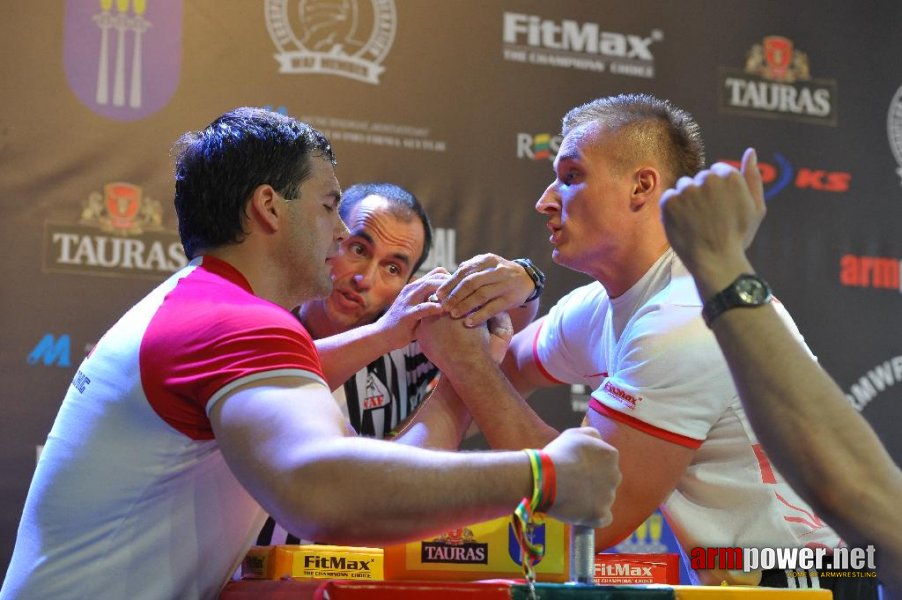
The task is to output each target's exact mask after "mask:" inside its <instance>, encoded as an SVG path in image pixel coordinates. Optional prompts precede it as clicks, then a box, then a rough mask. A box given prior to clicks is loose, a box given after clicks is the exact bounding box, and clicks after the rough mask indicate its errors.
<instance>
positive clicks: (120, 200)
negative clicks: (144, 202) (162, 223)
mask: <svg viewBox="0 0 902 600" xmlns="http://www.w3.org/2000/svg"><path fill="white" fill-rule="evenodd" d="M103 199H104V203H105V204H106V209H107V213H108V214H109V217H110V225H112V226H113V228H115V229H133V228H134V226H135V217H137V216H138V211H139V210H140V208H141V188H139V187H138V186H136V185H132V184H130V183H108V184H106V185H105V186H103Z"/></svg>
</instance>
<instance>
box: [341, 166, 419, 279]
mask: <svg viewBox="0 0 902 600" xmlns="http://www.w3.org/2000/svg"><path fill="white" fill-rule="evenodd" d="M368 196H380V197H382V198H385V199H386V200H388V201H389V202H390V203H391V204H393V205H394V206H396V207H398V208H400V209H401V210H402V212H403V213H407V214H409V213H413V214H414V215H416V216H417V217H419V219H420V222H422V223H423V236H424V237H423V253H422V254H420V258H419V259H418V260H417V261H416V263H414V265H413V269H412V270H411V271H410V273H411V275H413V274H414V273H416V272H417V270H419V268H420V267H421V266H422V265H423V263H424V262H425V261H426V258H428V257H429V251H430V250H431V249H432V223H431V222H430V221H429V215H427V214H426V210H425V209H424V208H423V205H422V204H420V201H419V200H417V197H416V196H414V195H413V194H411V193H410V192H409V191H407V190H405V189H404V188H402V187H401V186H400V185H396V184H394V183H385V182H363V183H355V184H354V185H352V186H351V187H349V188H347V189H345V190H344V191H342V193H341V205H340V206H339V208H338V211H339V213H340V214H341V218H342V220H343V221H344V222H345V223H347V222H348V217H350V215H351V211H352V210H353V208H354V207H355V206H357V205H358V204H359V203H360V201H361V200H363V199H364V198H366V197H368Z"/></svg>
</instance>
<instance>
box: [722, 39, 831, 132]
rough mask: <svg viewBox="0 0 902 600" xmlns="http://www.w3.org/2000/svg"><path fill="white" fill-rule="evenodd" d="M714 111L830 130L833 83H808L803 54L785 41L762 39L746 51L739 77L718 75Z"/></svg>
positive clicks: (726, 71) (734, 73)
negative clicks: (718, 97) (800, 122)
mask: <svg viewBox="0 0 902 600" xmlns="http://www.w3.org/2000/svg"><path fill="white" fill-rule="evenodd" d="M720 109H721V111H722V112H734V113H740V114H746V115H754V116H765V117H772V118H779V117H784V118H790V119H795V120H800V121H806V122H809V123H817V124H820V125H831V126H836V124H837V112H836V82H835V81H834V80H830V79H812V78H811V73H810V67H809V63H808V55H807V54H806V53H804V52H801V51H799V50H797V49H796V48H795V47H794V44H793V42H792V40H790V39H789V38H785V37H782V36H776V35H772V36H767V37H765V38H764V39H763V40H762V43H760V44H755V45H753V46H752V48H751V49H750V50H749V52H748V55H747V57H746V61H745V69H744V70H743V71H739V70H733V69H721V79H720Z"/></svg>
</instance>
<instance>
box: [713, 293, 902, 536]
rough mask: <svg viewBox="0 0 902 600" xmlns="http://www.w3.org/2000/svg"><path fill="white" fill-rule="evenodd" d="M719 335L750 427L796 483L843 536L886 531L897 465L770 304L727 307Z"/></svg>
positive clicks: (901, 488)
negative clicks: (750, 306) (754, 306)
mask: <svg viewBox="0 0 902 600" xmlns="http://www.w3.org/2000/svg"><path fill="white" fill-rule="evenodd" d="M714 332H715V334H716V335H717V339H718V341H719V342H720V344H721V348H722V349H723V352H724V356H725V357H726V359H727V362H728V364H729V365H730V370H731V372H732V373H733V378H734V380H735V381H736V385H737V388H738V390H739V394H740V396H741V397H742V399H743V405H744V406H745V409H746V413H747V414H748V417H749V420H750V422H751V423H752V426H753V427H754V429H755V431H756V433H757V434H758V437H759V438H760V439H761V442H762V444H763V445H764V448H765V449H766V450H767V451H768V454H769V456H770V457H771V459H772V460H773V461H774V463H775V464H776V465H777V468H778V469H779V470H780V471H781V472H782V473H783V474H784V476H785V477H786V478H787V479H788V480H789V481H790V483H791V484H792V485H793V487H795V488H796V489H797V490H798V492H799V493H800V494H801V495H802V497H803V498H805V499H806V500H807V501H808V502H810V503H811V504H812V506H814V508H815V510H817V511H818V512H819V513H820V514H821V516H823V517H824V518H825V519H827V520H828V521H829V522H831V524H833V525H834V526H835V527H836V528H837V529H838V530H840V533H841V534H843V535H844V536H846V537H848V536H850V535H855V533H854V532H866V531H872V532H875V533H876V532H877V530H878V529H881V528H885V527H886V524H887V521H886V519H887V518H892V517H891V513H894V512H896V511H895V509H894V508H892V507H890V506H888V505H887V503H886V502H885V501H881V498H887V497H889V496H887V495H886V494H884V493H883V492H885V491H887V490H891V489H896V490H897V493H896V494H892V495H890V496H893V497H896V498H899V497H900V496H902V486H900V475H899V470H898V468H897V467H896V466H895V464H894V463H893V461H892V459H891V458H890V457H889V455H888V454H887V452H886V450H885V449H884V447H883V446H882V444H881V443H880V441H879V439H878V438H877V436H876V435H875V434H874V431H873V430H872V429H871V428H870V426H868V424H867V423H866V421H865V420H864V418H863V417H861V415H859V414H858V413H857V412H856V411H855V409H854V408H852V406H851V405H850V404H849V402H848V401H847V400H846V397H845V395H844V394H843V392H842V390H840V389H839V387H838V386H837V385H836V383H835V382H834V381H833V380H832V379H831V378H830V377H829V376H828V375H827V374H826V373H825V372H824V371H823V369H821V367H820V366H819V365H818V364H817V363H816V362H815V361H814V360H813V359H812V358H811V357H810V356H809V355H808V353H807V352H806V351H805V350H804V348H803V347H802V346H801V345H800V344H799V343H798V342H797V341H796V340H795V339H794V338H793V337H792V335H791V333H790V332H789V331H788V330H787V329H786V327H785V325H784V324H783V323H782V321H781V320H780V318H779V316H778V315H777V313H776V311H775V310H774V309H773V307H771V306H765V307H761V308H756V309H750V310H742V309H737V310H732V311H728V312H727V313H725V314H723V315H721V317H719V318H718V319H717V320H716V321H715V322H714ZM874 491H877V492H878V493H877V494H872V493H871V492H874ZM847 526H848V527H849V529H846V527H847Z"/></svg>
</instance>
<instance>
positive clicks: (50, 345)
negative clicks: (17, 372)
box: [28, 333, 72, 367]
mask: <svg viewBox="0 0 902 600" xmlns="http://www.w3.org/2000/svg"><path fill="white" fill-rule="evenodd" d="M70 347H71V343H70V340H69V336H68V335H67V334H64V335H61V336H59V338H57V337H56V336H54V335H53V334H52V333H48V334H46V335H45V336H44V337H42V338H41V341H39V342H38V343H37V345H36V346H35V347H34V350H32V351H31V353H30V354H29V355H28V364H30V365H35V364H38V363H39V362H41V363H43V364H44V366H47V367H50V366H53V365H55V366H57V367H71V366H72V361H71V359H70V357H71V355H72V353H71V351H70Z"/></svg>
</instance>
